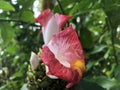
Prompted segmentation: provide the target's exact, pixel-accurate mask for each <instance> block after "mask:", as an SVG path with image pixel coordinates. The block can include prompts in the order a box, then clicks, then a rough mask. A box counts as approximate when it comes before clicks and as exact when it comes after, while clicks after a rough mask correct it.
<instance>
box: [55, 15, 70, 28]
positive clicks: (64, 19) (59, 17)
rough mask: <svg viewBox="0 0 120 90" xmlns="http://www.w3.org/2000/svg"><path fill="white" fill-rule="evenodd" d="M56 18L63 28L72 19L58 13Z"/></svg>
mask: <svg viewBox="0 0 120 90" xmlns="http://www.w3.org/2000/svg"><path fill="white" fill-rule="evenodd" d="M55 18H56V20H57V22H58V25H59V27H60V28H63V26H64V25H65V24H66V23H67V21H68V20H69V19H70V18H71V16H67V15H62V14H58V13H56V14H55Z"/></svg>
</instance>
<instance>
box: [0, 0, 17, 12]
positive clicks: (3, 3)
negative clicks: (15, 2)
mask: <svg viewBox="0 0 120 90" xmlns="http://www.w3.org/2000/svg"><path fill="white" fill-rule="evenodd" d="M0 9H2V10H4V11H15V8H14V7H13V6H12V5H11V4H10V3H9V2H7V1H3V0H0Z"/></svg>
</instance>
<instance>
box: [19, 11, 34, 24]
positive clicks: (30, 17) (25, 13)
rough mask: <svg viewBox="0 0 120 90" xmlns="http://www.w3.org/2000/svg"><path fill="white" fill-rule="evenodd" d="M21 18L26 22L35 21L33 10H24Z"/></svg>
mask: <svg viewBox="0 0 120 90" xmlns="http://www.w3.org/2000/svg"><path fill="white" fill-rule="evenodd" d="M21 20H22V21H25V22H31V23H32V22H34V16H33V13H32V12H31V11H23V12H22V15H21Z"/></svg>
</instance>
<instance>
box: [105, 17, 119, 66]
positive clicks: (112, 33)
mask: <svg viewBox="0 0 120 90" xmlns="http://www.w3.org/2000/svg"><path fill="white" fill-rule="evenodd" d="M107 24H108V28H109V29H110V31H111V42H112V48H113V54H114V58H115V62H116V64H117V65H118V59H117V56H116V49H115V46H114V43H115V42H114V30H113V28H112V27H111V25H112V24H111V22H110V20H109V18H108V17H107Z"/></svg>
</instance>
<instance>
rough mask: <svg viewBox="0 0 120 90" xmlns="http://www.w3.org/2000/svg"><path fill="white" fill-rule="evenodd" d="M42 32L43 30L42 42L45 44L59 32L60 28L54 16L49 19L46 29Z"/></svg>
mask: <svg viewBox="0 0 120 90" xmlns="http://www.w3.org/2000/svg"><path fill="white" fill-rule="evenodd" d="M42 30H43V38H44V42H45V44H48V43H49V41H50V40H51V39H52V37H53V35H54V34H56V33H58V32H59V31H60V28H59V26H58V24H57V21H56V19H55V17H54V16H52V17H51V18H50V20H49V21H48V23H47V25H46V27H45V28H44V29H42Z"/></svg>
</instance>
